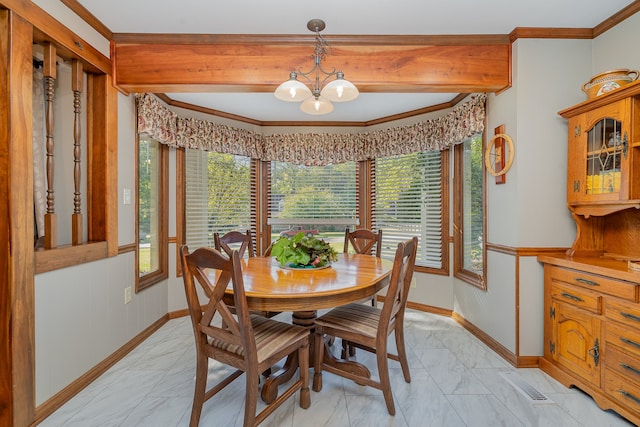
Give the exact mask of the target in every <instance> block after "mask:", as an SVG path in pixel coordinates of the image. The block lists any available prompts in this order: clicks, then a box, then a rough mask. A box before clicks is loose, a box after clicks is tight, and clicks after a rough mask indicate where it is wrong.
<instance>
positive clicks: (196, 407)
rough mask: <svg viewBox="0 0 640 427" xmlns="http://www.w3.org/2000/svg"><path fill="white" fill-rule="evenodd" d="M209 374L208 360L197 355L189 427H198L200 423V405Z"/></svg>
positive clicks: (202, 401)
mask: <svg viewBox="0 0 640 427" xmlns="http://www.w3.org/2000/svg"><path fill="white" fill-rule="evenodd" d="M208 372H209V358H208V357H206V356H204V355H201V354H198V355H197V358H196V383H195V390H194V392H193V405H192V406H191V419H190V421H189V426H190V427H198V424H199V423H200V415H201V414H202V405H203V404H204V395H205V392H206V389H207V375H208Z"/></svg>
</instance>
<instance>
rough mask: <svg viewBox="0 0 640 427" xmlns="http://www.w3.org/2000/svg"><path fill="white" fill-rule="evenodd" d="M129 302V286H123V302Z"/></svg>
mask: <svg viewBox="0 0 640 427" xmlns="http://www.w3.org/2000/svg"><path fill="white" fill-rule="evenodd" d="M130 302H131V286H129V287H126V288H124V303H125V304H129V303H130Z"/></svg>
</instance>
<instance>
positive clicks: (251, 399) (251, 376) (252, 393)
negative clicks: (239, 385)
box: [243, 369, 260, 427]
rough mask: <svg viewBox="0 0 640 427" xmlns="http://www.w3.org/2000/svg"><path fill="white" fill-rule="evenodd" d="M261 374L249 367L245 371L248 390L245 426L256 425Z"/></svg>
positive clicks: (245, 401) (245, 406)
mask: <svg viewBox="0 0 640 427" xmlns="http://www.w3.org/2000/svg"><path fill="white" fill-rule="evenodd" d="M259 377H260V374H259V373H257V372H253V370H251V369H248V370H247V372H245V378H246V388H247V390H246V392H245V399H244V424H243V426H244V427H248V426H251V427H253V426H255V425H256V408H257V407H258V378H259Z"/></svg>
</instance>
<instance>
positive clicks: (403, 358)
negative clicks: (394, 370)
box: [394, 322, 411, 383]
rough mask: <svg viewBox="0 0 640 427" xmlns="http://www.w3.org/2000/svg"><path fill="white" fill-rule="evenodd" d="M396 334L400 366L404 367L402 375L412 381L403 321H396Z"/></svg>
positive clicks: (406, 379)
mask: <svg viewBox="0 0 640 427" xmlns="http://www.w3.org/2000/svg"><path fill="white" fill-rule="evenodd" d="M394 335H395V336H396V348H397V350H398V360H399V361H400V367H401V368H402V375H404V380H405V381H406V382H408V383H410V382H411V373H410V372H409V362H407V351H406V349H405V346H404V326H403V325H402V323H401V322H398V323H396V329H395V332H394Z"/></svg>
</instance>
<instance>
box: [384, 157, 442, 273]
mask: <svg viewBox="0 0 640 427" xmlns="http://www.w3.org/2000/svg"><path fill="white" fill-rule="evenodd" d="M373 185H374V193H375V199H374V202H373V210H372V217H373V228H374V229H381V230H383V233H382V236H383V239H382V245H383V248H382V256H383V257H384V258H393V256H394V255H395V250H396V248H397V245H398V243H399V242H401V241H404V240H408V239H410V238H411V237H413V236H418V239H419V244H418V254H417V257H416V265H421V266H424V267H430V268H436V269H439V268H442V245H443V241H442V240H443V237H442V236H443V233H442V203H443V199H442V161H441V153H440V152H439V151H426V152H420V153H413V154H408V155H402V156H391V157H384V158H379V159H376V160H375V168H373Z"/></svg>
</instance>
